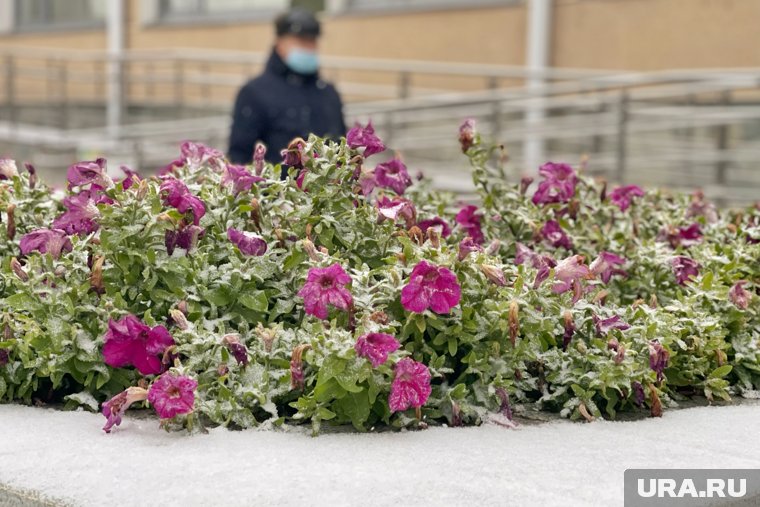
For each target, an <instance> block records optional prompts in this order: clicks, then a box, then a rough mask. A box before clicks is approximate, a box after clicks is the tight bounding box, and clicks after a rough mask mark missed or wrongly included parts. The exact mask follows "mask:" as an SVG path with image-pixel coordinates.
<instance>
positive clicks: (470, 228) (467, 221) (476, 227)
mask: <svg viewBox="0 0 760 507" xmlns="http://www.w3.org/2000/svg"><path fill="white" fill-rule="evenodd" d="M477 211H478V208H477V206H473V205H469V206H465V207H463V208H462V209H461V210H459V213H457V216H456V222H457V223H458V224H459V226H460V227H461V228H462V229H464V231H465V232H466V233H467V235H468V236H470V237H471V238H472V240H473V241H474V242H475V243H477V244H478V245H482V244H483V243H484V242H485V240H486V238H485V236H484V235H483V230H482V229H481V225H480V219H481V218H483V215H481V214H480V213H477Z"/></svg>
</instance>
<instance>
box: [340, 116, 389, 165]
mask: <svg viewBox="0 0 760 507" xmlns="http://www.w3.org/2000/svg"><path fill="white" fill-rule="evenodd" d="M346 143H347V144H348V146H349V147H350V148H354V149H356V148H364V158H367V157H369V156H370V155H373V154H375V153H380V152H381V151H385V145H384V144H383V142H382V141H381V140H380V138H379V137H377V136H376V135H375V128H374V127H373V126H372V121H369V122H368V123H367V126H366V127H362V126H361V125H360V124H358V123H357V124H356V125H355V126H354V127H352V128H351V129H350V130H349V131H348V133H347V134H346Z"/></svg>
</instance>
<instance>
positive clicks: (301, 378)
mask: <svg viewBox="0 0 760 507" xmlns="http://www.w3.org/2000/svg"><path fill="white" fill-rule="evenodd" d="M310 348H311V345H309V344H308V343H302V344H301V345H298V346H296V347H295V348H294V349H293V353H292V354H291V356H290V388H291V389H293V390H296V389H303V388H304V385H305V384H306V376H305V372H304V370H303V353H304V352H306V350H307V349H310Z"/></svg>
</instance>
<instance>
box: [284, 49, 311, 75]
mask: <svg viewBox="0 0 760 507" xmlns="http://www.w3.org/2000/svg"><path fill="white" fill-rule="evenodd" d="M285 65H287V66H288V67H290V70H292V71H294V72H298V73H299V74H314V73H315V72H317V70H318V69H319V57H318V56H317V53H315V52H314V51H308V50H306V49H301V48H295V49H291V50H290V52H288V56H287V57H286V58H285Z"/></svg>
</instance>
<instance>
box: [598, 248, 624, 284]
mask: <svg viewBox="0 0 760 507" xmlns="http://www.w3.org/2000/svg"><path fill="white" fill-rule="evenodd" d="M622 264H625V259H624V258H622V257H620V256H617V255H615V254H613V253H610V252H601V253H600V254H599V256H598V257H597V258H596V259H594V260H593V262H591V264H590V265H589V269H590V270H591V272H592V273H593V274H594V275H596V276H599V277H600V278H601V279H602V281H603V282H604V283H609V281H610V278H612V275H622V276H628V273H627V272H625V271H623V270H622V269H617V268H615V266H619V265H622Z"/></svg>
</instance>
